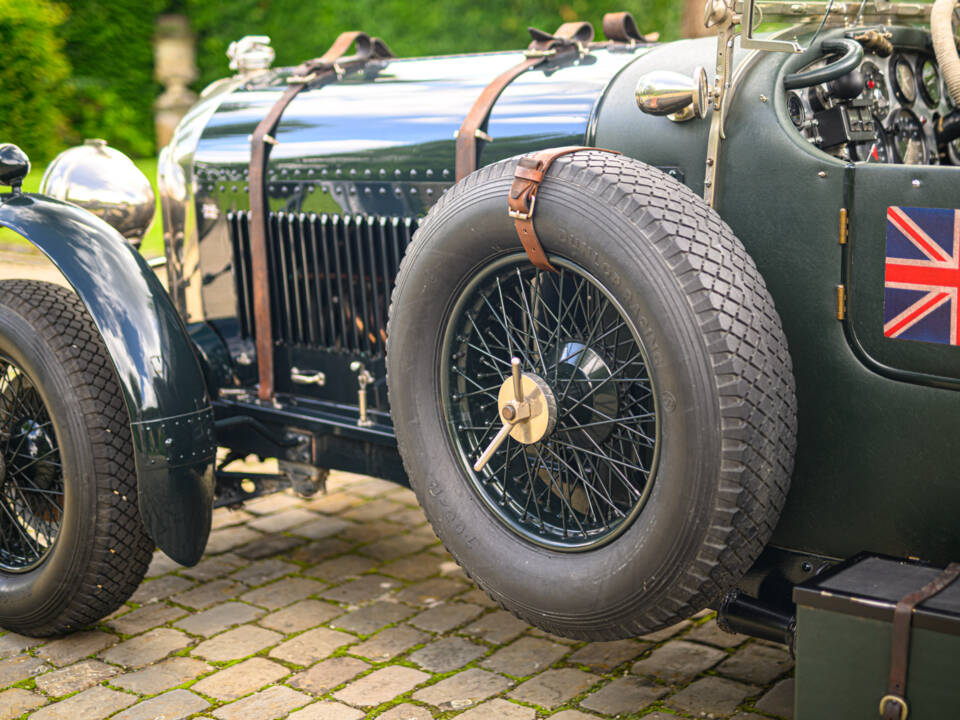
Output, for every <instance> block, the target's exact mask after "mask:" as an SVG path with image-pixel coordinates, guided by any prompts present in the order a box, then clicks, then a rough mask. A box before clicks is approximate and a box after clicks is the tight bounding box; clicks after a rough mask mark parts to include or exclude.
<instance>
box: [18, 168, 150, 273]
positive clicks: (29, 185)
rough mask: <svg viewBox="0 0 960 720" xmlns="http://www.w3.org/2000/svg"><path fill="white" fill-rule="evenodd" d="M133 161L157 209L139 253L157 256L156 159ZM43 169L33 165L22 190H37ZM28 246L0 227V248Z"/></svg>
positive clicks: (21, 238)
mask: <svg viewBox="0 0 960 720" xmlns="http://www.w3.org/2000/svg"><path fill="white" fill-rule="evenodd" d="M133 162H134V164H135V165H136V166H137V167H138V168H140V172H142V173H143V174H144V175H146V176H147V179H148V180H150V184H151V185H152V186H153V194H154V195H155V196H156V198H157V209H156V212H155V213H154V215H153V224H152V225H151V226H150V229H149V230H148V231H147V235H146V237H144V239H143V245H141V246H140V253H141V254H142V255H143V256H144V257H147V258H153V257H158V256H160V255H163V223H162V222H161V221H160V195H159V194H158V193H157V159H156V158H141V159H139V160H134V161H133ZM44 170H46V168H45V167H39V168H38V167H35V168H33V169H32V170H31V171H30V174H29V175H27V177H25V178H24V179H23V190H24V192H39V190H40V179H41V178H42V177H43V171H44ZM29 247H30V243H29V241H27V240H26V239H25V238H23V237H22V236H20V235H18V234H17V233H15V232H13V231H12V230H8V229H6V228H0V250H3V249H5V248H16V249H26V248H29Z"/></svg>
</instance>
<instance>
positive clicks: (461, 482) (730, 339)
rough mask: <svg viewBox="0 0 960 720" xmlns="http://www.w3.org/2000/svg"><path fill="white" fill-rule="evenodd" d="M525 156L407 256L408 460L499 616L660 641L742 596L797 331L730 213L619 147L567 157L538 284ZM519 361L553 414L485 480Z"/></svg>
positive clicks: (546, 228)
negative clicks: (485, 456)
mask: <svg viewBox="0 0 960 720" xmlns="http://www.w3.org/2000/svg"><path fill="white" fill-rule="evenodd" d="M515 165H516V159H513V160H508V161H504V162H502V163H498V164H496V165H492V166H489V167H487V168H484V169H482V170H481V171H479V172H477V173H474V174H473V175H471V176H470V177H468V178H466V179H465V180H464V181H462V182H460V183H459V184H458V185H457V186H455V187H454V188H452V189H451V190H450V191H449V192H448V193H447V194H446V195H445V196H444V197H443V199H441V201H440V202H439V203H438V204H437V205H436V206H435V207H434V208H433V210H431V212H430V214H429V215H428V216H427V218H426V219H425V220H424V222H423V224H422V225H421V228H420V230H419V231H418V233H417V235H416V237H415V239H414V242H413V244H412V245H411V248H410V249H409V251H408V254H407V256H406V258H405V259H404V261H403V264H402V266H401V269H400V273H399V275H398V278H397V286H396V290H395V292H394V297H393V303H392V308H391V317H390V326H389V332H388V351H387V369H388V379H389V391H390V404H391V412H392V415H393V419H394V424H395V427H396V434H397V440H398V443H399V448H400V452H401V454H402V456H403V460H404V465H405V467H406V470H407V473H408V475H409V477H410V481H411V485H412V487H413V488H414V490H415V491H416V493H417V496H418V498H419V500H420V503H421V504H422V506H423V507H424V510H425V512H426V514H427V517H428V518H429V519H430V521H431V523H432V524H433V527H434V529H435V530H436V532H437V534H438V535H439V536H440V538H441V540H443V542H444V544H445V546H446V547H447V549H448V550H449V551H450V553H451V554H452V555H453V556H454V558H456V559H457V561H458V562H460V563H461V564H462V565H463V566H464V568H465V569H466V570H467V572H468V573H469V574H470V575H471V576H472V577H473V578H474V580H476V581H477V583H478V584H479V585H480V586H481V587H483V588H484V589H486V590H487V591H488V592H489V593H490V595H491V596H492V597H493V598H494V599H495V600H496V601H498V602H499V603H500V604H502V605H503V606H504V607H506V608H507V609H509V610H511V611H513V612H514V613H515V614H517V615H518V616H519V617H521V618H523V619H524V620H526V621H528V622H530V623H532V624H534V625H537V626H539V627H541V628H543V629H545V630H547V631H549V632H553V633H556V634H560V635H567V636H570V637H574V638H581V639H614V638H619V637H631V636H635V635H638V634H642V633H646V632H650V631H653V630H655V629H657V628H659V627H663V626H665V625H669V624H671V623H674V622H676V621H678V620H680V619H682V618H684V617H688V616H690V615H692V614H694V613H696V612H697V611H699V610H701V609H702V608H704V607H707V606H708V605H710V604H711V603H712V602H714V601H716V600H717V599H718V598H719V597H720V596H721V595H722V593H723V592H724V591H726V590H728V589H730V588H732V587H733V586H735V585H736V583H737V582H738V581H739V580H740V578H741V577H742V576H743V574H744V573H745V572H746V571H747V570H748V569H749V568H750V566H751V565H752V563H753V561H754V560H755V559H756V557H757V556H758V555H759V553H760V551H761V550H762V548H763V546H764V545H765V544H766V542H767V541H768V540H769V538H770V536H771V534H772V532H773V528H774V525H775V524H776V522H777V519H778V517H779V513H780V510H781V508H782V505H783V502H784V499H785V496H786V491H787V487H788V485H789V479H790V474H791V472H792V464H793V451H794V446H795V434H796V407H795V399H794V387H793V377H792V374H791V369H790V359H789V355H788V353H787V348H786V340H785V338H784V336H783V331H782V329H781V326H780V321H779V317H778V316H777V314H776V311H775V309H774V307H773V301H772V299H771V298H770V295H769V293H768V292H767V290H766V287H765V285H764V283H763V279H762V278H761V277H760V274H759V272H758V271H757V269H756V266H755V265H754V263H753V261H752V260H751V259H750V257H749V256H748V255H747V253H746V251H745V250H744V248H743V246H742V244H741V243H740V242H739V241H738V240H737V239H736V237H734V235H733V233H732V232H731V231H730V229H729V228H728V227H727V226H726V225H725V224H724V223H723V222H722V221H721V220H720V218H719V217H718V216H717V214H716V213H715V212H714V211H713V210H712V209H710V208H709V207H707V206H706V205H705V204H704V203H703V201H702V200H701V199H700V198H699V197H697V196H696V195H694V194H693V193H692V192H690V191H689V190H688V189H687V188H686V187H684V186H683V185H681V184H680V183H677V182H676V181H674V180H672V179H670V178H668V177H667V176H666V175H664V174H663V173H660V172H659V171H657V170H655V169H654V168H650V167H648V166H646V165H644V164H642V163H640V162H637V161H635V160H632V159H629V158H624V157H622V156H614V155H611V154H608V153H600V152H579V153H576V154H575V155H570V156H566V157H562V158H560V159H558V160H557V161H556V163H555V164H554V165H553V168H552V170H551V174H550V178H549V179H548V180H547V181H546V182H545V183H544V185H543V187H542V189H541V191H540V195H539V196H538V200H537V214H536V220H535V222H536V226H537V232H538V234H539V236H540V237H541V239H542V240H543V241H544V245H545V247H546V250H547V252H548V254H549V256H550V259H551V262H552V263H553V264H554V265H555V266H556V267H557V269H558V272H557V273H544V272H540V271H537V270H536V269H535V268H533V266H532V265H530V264H529V262H528V261H527V259H526V257H525V255H524V254H523V253H522V251H521V250H520V245H519V240H518V239H517V236H516V232H515V230H514V228H513V224H512V221H510V220H509V219H508V218H507V214H506V197H507V192H508V189H509V187H510V183H511V181H512V175H513V169H514V167H515ZM564 282H566V283H567V287H568V288H570V287H573V288H576V289H575V290H574V291H570V290H563V289H562V283H564ZM538 307H539V308H542V309H541V310H539V311H538V309H537V308H538ZM538 313H539V314H538ZM621 326H622V328H624V329H622V330H621V329H619V328H621ZM598 328H599V329H598ZM614 329H616V331H617V333H620V334H617V335H615V336H614V338H615V339H614V341H613V342H612V343H611V341H609V340H607V341H601V339H600V338H601V337H607V338H609V337H610V336H611V335H610V333H612V332H613V331H614ZM514 354H515V355H517V356H519V357H520V358H521V360H522V362H523V366H524V367H523V370H524V371H525V372H530V373H534V374H538V375H539V377H540V378H541V379H543V380H544V381H545V382H546V384H547V385H550V386H551V387H552V391H553V394H554V395H555V396H556V398H557V405H558V409H557V420H556V425H555V428H554V429H553V431H552V433H551V434H549V435H548V436H546V437H544V438H543V439H542V440H540V441H539V442H537V443H535V444H532V445H526V446H523V445H521V444H520V443H518V442H514V443H513V444H511V441H510V440H507V443H506V445H505V446H502V447H501V448H500V450H499V451H498V452H497V453H496V454H495V455H494V456H493V459H492V460H491V462H490V463H489V465H488V466H487V467H486V468H484V470H482V471H481V472H479V473H477V472H474V470H473V469H472V465H473V462H474V461H475V460H476V458H477V456H478V455H479V453H480V452H481V451H482V450H483V446H484V445H485V444H486V443H487V442H489V437H491V430H492V431H496V429H497V428H498V427H499V425H500V421H499V420H498V410H497V398H496V395H497V387H498V386H499V384H500V383H501V382H503V381H505V380H506V378H507V375H508V373H509V361H510V356H511V355H514ZM621 381H622V382H621ZM578 383H579V387H580V388H581V389H580V390H576V391H574V390H572V389H571V388H572V387H574V386H576V384H578ZM488 428H489V429H488ZM627 438H629V440H627Z"/></svg>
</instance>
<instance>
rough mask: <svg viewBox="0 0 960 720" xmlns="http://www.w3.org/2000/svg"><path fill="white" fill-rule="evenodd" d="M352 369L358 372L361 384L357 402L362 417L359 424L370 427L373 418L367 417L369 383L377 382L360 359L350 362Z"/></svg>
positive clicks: (358, 421)
mask: <svg viewBox="0 0 960 720" xmlns="http://www.w3.org/2000/svg"><path fill="white" fill-rule="evenodd" d="M350 371H351V372H355V373H357V383H358V384H359V386H360V387H359V388H358V389H357V404H358V405H359V406H360V418H359V419H358V420H357V425H359V426H360V427H370V426H371V425H373V420H371V419H370V418H369V417H367V385H372V384H373V383H374V382H375V381H374V378H373V375H371V374H370V371H369V370H367V368H366V367H365V366H364V364H363V363H362V362H360V361H359V360H354V361H353V362H352V363H350Z"/></svg>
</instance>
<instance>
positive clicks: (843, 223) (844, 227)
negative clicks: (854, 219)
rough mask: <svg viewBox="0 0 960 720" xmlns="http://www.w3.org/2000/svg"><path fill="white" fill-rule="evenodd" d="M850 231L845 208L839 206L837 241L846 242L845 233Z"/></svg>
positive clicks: (842, 243)
mask: <svg viewBox="0 0 960 720" xmlns="http://www.w3.org/2000/svg"><path fill="white" fill-rule="evenodd" d="M849 232H850V220H849V217H848V213H847V209H846V208H840V233H839V241H840V244H841V245H846V244H847V235H848V233H849Z"/></svg>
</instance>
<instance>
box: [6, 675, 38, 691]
mask: <svg viewBox="0 0 960 720" xmlns="http://www.w3.org/2000/svg"><path fill="white" fill-rule="evenodd" d="M10 687H12V688H20V689H22V690H36V689H37V678H36V677H34V676H31V677H28V678H26V679H24V680H21V681H19V682H15V683H13V685H10Z"/></svg>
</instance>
